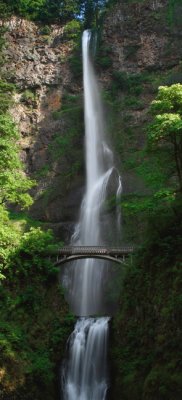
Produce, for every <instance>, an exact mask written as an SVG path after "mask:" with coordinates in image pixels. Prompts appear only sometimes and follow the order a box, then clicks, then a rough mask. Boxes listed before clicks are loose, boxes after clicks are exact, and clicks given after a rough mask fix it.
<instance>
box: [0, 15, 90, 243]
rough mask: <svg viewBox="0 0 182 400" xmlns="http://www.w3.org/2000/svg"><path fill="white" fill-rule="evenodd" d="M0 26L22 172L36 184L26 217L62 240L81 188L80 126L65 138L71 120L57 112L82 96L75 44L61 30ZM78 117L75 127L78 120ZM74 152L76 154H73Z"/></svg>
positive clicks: (20, 23) (17, 22)
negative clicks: (73, 59)
mask: <svg viewBox="0 0 182 400" xmlns="http://www.w3.org/2000/svg"><path fill="white" fill-rule="evenodd" d="M1 23H2V25H5V27H6V28H7V32H6V33H5V40H6V47H5V49H4V52H3V53H4V58H5V63H4V65H3V68H2V73H3V74H4V75H5V77H6V79H7V80H8V81H10V82H12V83H15V85H16V94H15V95H14V104H13V106H12V108H11V114H12V115H13V118H14V120H15V122H16V123H17V125H18V127H19V131H20V133H21V141H20V145H21V149H22V152H21V157H22V160H23V161H24V163H25V165H26V172H27V173H28V174H29V175H31V176H32V177H34V178H35V179H36V181H37V183H38V184H37V186H36V188H35V189H34V191H33V197H34V198H35V203H34V206H33V207H32V209H31V210H30V213H31V215H32V216H33V217H34V218H36V219H39V220H40V221H42V222H50V223H53V227H54V228H55V226H56V229H55V230H56V233H58V235H59V230H60V229H61V231H62V230H63V231H65V234H64V236H66V232H67V229H68V230H69V229H70V226H69V222H70V223H71V222H72V221H73V220H74V219H75V218H76V212H77V209H78V204H79V203H80V187H81V185H82V176H80V173H79V169H80V164H79V166H78V165H77V164H78V163H77V160H79V159H80V158H81V155H80V154H78V153H79V148H80V143H82V139H81V137H82V135H83V130H82V126H81V124H80V129H79V132H78V128H77V127H75V131H76V130H77V131H76V133H75V132H70V134H69V133H68V135H67V132H68V130H69V128H70V120H72V119H73V116H72V117H69V113H71V111H72V110H71V106H69V107H70V109H69V110H67V109H66V110H65V114H66V115H65V114H64V112H63V115H62V114H61V112H60V111H61V110H62V106H63V103H64V104H65V102H67V103H69V98H68V101H67V100H65V98H66V96H68V97H69V96H70V98H73V102H74V99H75V98H77V97H78V94H79V93H80V91H81V88H80V84H77V82H76V81H75V80H73V79H72V73H71V71H70V68H69V63H68V60H69V57H70V55H71V53H72V51H73V47H74V46H73V42H72V41H71V40H70V41H69V40H66V39H65V34H64V27H62V26H57V25H52V26H49V27H48V26H46V27H43V26H41V25H37V24H35V23H33V22H30V21H27V20H24V19H20V18H18V17H13V18H11V19H10V20H8V21H4V22H1ZM67 108H68V106H67ZM80 108H81V106H80ZM77 114H78V115H77V121H76V123H75V125H79V120H80V117H79V112H78V113H77ZM68 136H69V138H68ZM73 147H76V148H77V149H78V150H76V149H75V151H76V153H75V154H76V155H75V154H73V151H72V150H73ZM82 175H83V174H82ZM73 176H74V179H73ZM75 210H76V211H75ZM64 221H66V226H65V224H64ZM60 222H62V223H63V224H61V227H60V224H59V223H60ZM54 223H58V224H56V225H54ZM64 228H65V229H64ZM68 235H70V233H69V234H68Z"/></svg>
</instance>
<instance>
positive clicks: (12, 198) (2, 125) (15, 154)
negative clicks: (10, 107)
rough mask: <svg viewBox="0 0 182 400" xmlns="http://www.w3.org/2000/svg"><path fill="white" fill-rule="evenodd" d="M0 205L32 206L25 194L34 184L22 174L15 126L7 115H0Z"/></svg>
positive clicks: (30, 200) (29, 198)
mask: <svg viewBox="0 0 182 400" xmlns="http://www.w3.org/2000/svg"><path fill="white" fill-rule="evenodd" d="M0 133H1V137H0V150H1V157H0V203H5V202H7V201H9V202H12V203H20V204H21V205H22V206H23V207H28V206H30V205H31V204H32V199H31V197H30V196H29V195H28V194H27V190H29V189H30V188H31V187H32V186H33V185H34V184H35V183H34V182H33V181H31V180H30V179H28V178H27V177H26V176H25V174H24V173H23V171H22V169H23V166H22V163H21V161H20V158H19V148H18V145H17V139H18V138H19V135H18V131H17V128H16V125H15V124H14V122H13V121H12V118H11V117H10V115H9V114H4V115H0Z"/></svg>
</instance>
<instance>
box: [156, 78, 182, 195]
mask: <svg viewBox="0 0 182 400" xmlns="http://www.w3.org/2000/svg"><path fill="white" fill-rule="evenodd" d="M151 111H152V113H153V115H154V116H155V117H154V121H153V122H152V123H151V124H150V125H149V128H148V140H149V145H150V146H151V147H152V148H155V147H156V146H157V147H159V146H161V148H162V147H166V146H167V147H168V148H169V151H172V152H173V159H174V165H175V170H176V175H177V179H178V184H179V190H180V191H182V85H181V84H179V83H178V84H175V85H172V86H169V87H167V86H160V87H159V91H158V95H157V98H156V100H154V101H153V102H152V105H151Z"/></svg>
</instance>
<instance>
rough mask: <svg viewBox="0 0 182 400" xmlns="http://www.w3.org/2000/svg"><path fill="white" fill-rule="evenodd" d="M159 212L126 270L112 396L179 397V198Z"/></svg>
mask: <svg viewBox="0 0 182 400" xmlns="http://www.w3.org/2000/svg"><path fill="white" fill-rule="evenodd" d="M160 195H161V196H163V194H162V193H161V194H160ZM174 210H175V212H174ZM161 211H162V210H161V209H160V210H159V212H158V214H155V215H153V214H151V217H150V219H149V223H148V228H147V231H145V237H146V240H145V242H144V243H143V246H142V247H141V248H140V249H139V250H138V252H137V254H136V256H135V257H134V259H133V264H132V265H128V267H127V268H126V273H125V276H124V282H123V286H122V292H121V298H120V310H119V312H118V316H117V318H116V319H115V321H114V327H113V329H114V337H113V341H114V345H113V346H112V353H111V355H112V360H113V363H114V366H115V368H116V370H115V376H116V382H115V383H116V387H117V392H114V395H113V397H114V398H117V396H118V397H119V396H121V397H122V399H123V400H129V399H131V398H132V399H135V400H140V399H141V398H142V399H144V400H148V399H150V400H152V399H154V398H159V399H162V400H163V399H164V400H165V399H168V400H170V399H171V398H173V397H175V399H178V400H179V399H180V394H181V390H182V386H181V377H182V375H181V369H180V351H181V349H180V350H179V348H178V343H179V335H180V313H181V308H182V302H181V293H180V285H181V283H182V281H181V279H182V275H181V262H180V259H181V248H182V247H181V228H182V226H181V222H180V221H181V196H180V202H179V203H177V202H176V200H174V203H173V208H172V207H171V206H170V205H169V204H167V203H166V205H165V207H163V211H162V212H161ZM177 348H178V351H176V349H177Z"/></svg>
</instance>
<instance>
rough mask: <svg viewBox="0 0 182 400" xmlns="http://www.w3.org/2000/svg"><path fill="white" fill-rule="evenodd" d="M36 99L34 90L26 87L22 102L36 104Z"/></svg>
mask: <svg viewBox="0 0 182 400" xmlns="http://www.w3.org/2000/svg"><path fill="white" fill-rule="evenodd" d="M35 100H36V95H35V93H34V92H32V91H31V90H29V89H26V90H25V91H24V92H23V94H22V96H21V102H22V103H25V104H27V105H32V104H34V102H35Z"/></svg>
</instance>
